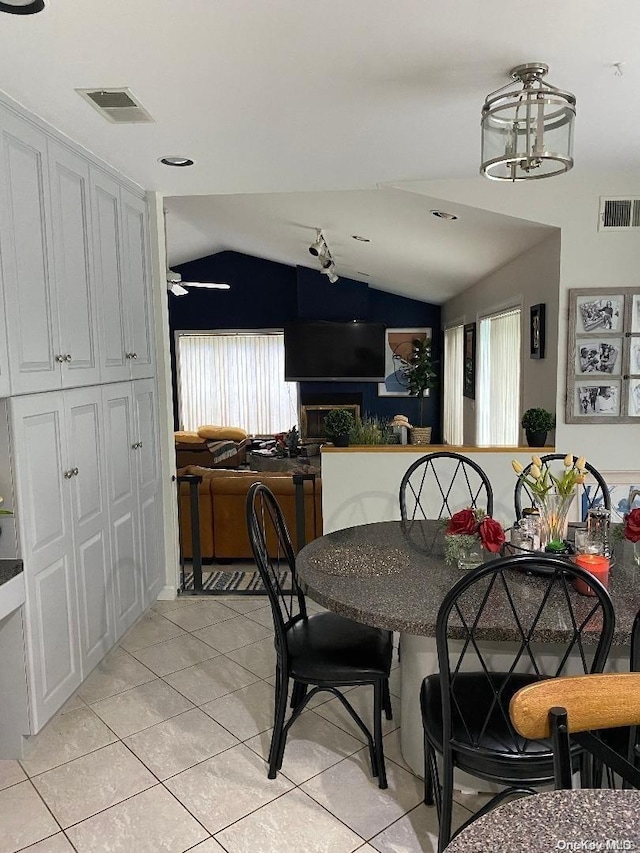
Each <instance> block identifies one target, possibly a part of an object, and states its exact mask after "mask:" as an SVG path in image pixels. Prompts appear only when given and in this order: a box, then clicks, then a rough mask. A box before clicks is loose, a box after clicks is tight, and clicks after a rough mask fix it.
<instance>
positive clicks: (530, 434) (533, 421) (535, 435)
mask: <svg viewBox="0 0 640 853" xmlns="http://www.w3.org/2000/svg"><path fill="white" fill-rule="evenodd" d="M520 423H521V426H522V427H523V428H524V430H525V432H526V434H527V444H528V445H529V447H544V445H545V442H546V440H547V433H548V432H549V430H551V429H553V428H554V427H555V425H556V416H555V415H554V414H552V412H548V411H547V410H546V409H527V411H526V412H525V413H524V415H523V416H522V421H521V422H520Z"/></svg>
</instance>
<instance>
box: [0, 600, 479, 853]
mask: <svg viewBox="0 0 640 853" xmlns="http://www.w3.org/2000/svg"><path fill="white" fill-rule="evenodd" d="M313 606H314V605H313V604H311V607H313ZM394 663H395V666H396V668H395V669H394V671H393V673H392V678H391V692H392V701H393V705H394V719H393V720H392V721H390V722H385V738H384V739H385V754H386V757H387V774H388V777H389V788H388V789H387V790H386V791H380V789H379V788H378V787H377V784H376V782H375V780H374V779H372V777H371V775H370V769H369V767H368V763H367V750H366V749H365V748H364V744H363V739H362V735H361V733H360V732H359V731H358V730H357V729H356V728H355V727H354V725H353V723H352V722H351V720H350V719H349V718H348V717H347V716H346V715H345V713H344V711H343V709H342V707H341V706H340V704H339V702H338V700H337V699H330V698H329V696H328V694H326V695H325V694H320V696H317V697H315V699H314V701H312V702H311V703H310V705H311V707H310V708H309V709H308V710H306V711H305V712H304V714H303V715H302V717H301V718H300V719H299V720H298V721H297V723H296V724H295V725H294V727H293V729H292V730H291V733H290V736H289V742H288V744H287V749H286V752H285V758H284V764H283V768H282V772H281V773H280V774H279V775H278V778H277V779H275V780H269V779H267V773H266V763H265V756H266V755H267V752H268V748H269V738H270V734H271V729H270V727H271V721H272V714H273V680H274V679H273V675H274V673H275V655H274V651H273V636H272V630H271V617H270V611H269V609H268V607H267V606H266V599H265V598H263V597H262V596H243V597H240V596H238V597H228V596H224V597H222V596H220V597H217V598H211V597H207V598H194V597H186V598H182V599H178V600H177V601H173V602H158V603H157V604H156V605H155V606H154V608H153V609H152V610H150V611H149V612H148V613H147V614H146V615H145V616H144V617H143V618H142V619H141V620H140V621H139V622H138V624H137V625H135V626H134V627H133V628H132V629H131V630H130V631H129V633H128V634H127V635H126V636H125V637H124V638H123V639H122V642H121V643H120V645H119V646H118V647H117V648H116V649H114V650H113V651H112V652H111V653H110V654H109V656H108V657H107V658H106V659H105V660H104V661H103V662H102V664H101V665H100V666H99V667H98V668H97V669H96V670H95V671H94V672H93V673H92V674H91V675H90V676H89V678H88V679H87V680H86V681H85V683H84V684H83V685H82V687H81V688H80V690H79V691H78V693H77V695H76V696H74V697H73V699H71V700H70V701H69V702H68V703H67V704H66V706H65V707H64V708H63V709H62V710H61V711H60V712H59V713H58V714H57V716H56V717H55V718H54V719H53V720H52V721H51V722H50V723H49V724H48V725H47V726H46V728H45V729H44V730H43V731H42V732H41V733H40V734H39V735H37V736H36V737H34V738H32V739H31V740H30V741H29V744H28V749H27V757H26V758H25V759H24V760H23V761H21V762H17V761H0V827H1V829H0V853H15V851H18V850H24V851H29V853H69V852H70V851H77V853H101V851H104V852H105V853H107V851H109V853H115V851H118V853H120V851H122V853H158V851H169V852H170V853H184V851H187V850H189V851H193V853H216V851H217V853H220V851H227V853H245V851H246V853H249V851H251V853H256V851H257V853H276V851H277V853H281V851H284V850H286V851H291V853H302V851H304V853H314V852H315V851H318V853H320V851H322V853H349V851H355V850H359V851H379V853H422V852H423V851H431V850H434V849H435V836H436V833H437V821H436V817H435V809H434V808H427V807H426V806H425V805H424V804H423V803H422V802H421V798H422V782H421V781H420V780H419V779H418V778H416V776H414V775H413V774H412V773H411V772H410V770H409V768H408V767H407V766H406V765H405V764H404V762H403V760H402V756H401V753H400V742H399V729H398V726H399V724H400V719H399V716H400V702H399V699H398V696H399V688H400V670H399V668H398V666H397V657H396V656H394ZM351 699H352V700H353V702H354V704H355V706H356V707H357V709H358V710H359V711H362V713H363V716H364V718H365V719H366V718H367V716H368V715H370V705H371V698H370V696H369V695H368V692H367V690H366V689H365V688H362V689H360V688H356V689H355V690H353V691H351ZM473 799H474V798H469V797H467V798H465V797H462V796H459V797H457V800H458V803H457V805H456V810H455V812H454V819H455V820H456V821H460V822H461V821H464V820H466V818H467V817H468V816H469V811H468V810H467V809H466V808H465V803H466V805H468V806H470V807H472V808H473V807H475V803H474V802H473Z"/></svg>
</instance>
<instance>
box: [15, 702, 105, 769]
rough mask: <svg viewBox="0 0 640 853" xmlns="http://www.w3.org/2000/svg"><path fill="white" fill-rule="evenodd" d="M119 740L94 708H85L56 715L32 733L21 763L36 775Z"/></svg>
mask: <svg viewBox="0 0 640 853" xmlns="http://www.w3.org/2000/svg"><path fill="white" fill-rule="evenodd" d="M116 740H117V738H116V737H115V735H114V734H113V732H112V731H109V729H108V728H107V726H106V725H105V724H104V722H103V721H102V720H101V719H100V718H99V717H97V716H96V714H94V712H93V710H92V709H91V708H81V709H79V710H78V711H71V712H70V713H68V714H60V715H58V716H56V717H54V718H53V719H52V720H51V721H50V722H49V723H47V725H46V726H45V727H44V729H43V730H42V731H41V732H40V733H39V734H37V735H35V736H34V737H30V738H29V739H28V740H27V744H26V747H25V752H26V758H24V759H23V760H22V762H21V763H22V766H23V768H24V770H25V771H26V772H27V774H28V775H29V776H35V775H36V774H37V773H44V772H45V771H46V770H51V769H52V768H53V767H57V766H58V765H59V764H65V763H66V762H67V761H73V759H74V758H80V756H81V755H86V754H87V753H88V752H93V751H94V750H96V749H100V748H101V747H103V746H107V745H108V744H110V743H113V742H114V741H116Z"/></svg>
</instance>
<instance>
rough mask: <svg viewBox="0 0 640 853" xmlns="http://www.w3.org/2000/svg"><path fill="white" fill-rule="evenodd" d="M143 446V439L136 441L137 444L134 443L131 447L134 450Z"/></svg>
mask: <svg viewBox="0 0 640 853" xmlns="http://www.w3.org/2000/svg"><path fill="white" fill-rule="evenodd" d="M141 447H142V442H141V441H136V442H135V444H132V445H131V449H132V450H139V449H140V448H141Z"/></svg>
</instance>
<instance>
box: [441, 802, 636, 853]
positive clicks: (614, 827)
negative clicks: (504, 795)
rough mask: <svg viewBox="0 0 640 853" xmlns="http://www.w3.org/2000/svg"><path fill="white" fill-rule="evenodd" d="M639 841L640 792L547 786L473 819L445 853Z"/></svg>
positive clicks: (529, 851) (624, 846)
mask: <svg viewBox="0 0 640 853" xmlns="http://www.w3.org/2000/svg"><path fill="white" fill-rule="evenodd" d="M607 842H609V845H608V846H607ZM639 846H640V792H638V791H591V790H584V791H582V790H578V791H550V792H548V793H543V794H534V795H533V796H530V797H523V798H522V799H520V800H516V801H512V802H510V803H507V804H505V805H503V806H500V807H499V808H497V809H495V810H494V811H492V812H490V813H489V814H487V815H485V816H484V817H481V818H478V820H476V821H474V822H473V823H472V824H471V825H470V826H468V827H467V828H466V829H464V830H463V831H462V832H461V833H460V835H458V836H457V837H456V838H454V839H453V841H452V842H451V843H450V844H449V846H448V847H447V848H446V853H486V851H487V850H508V851H510V853H534V851H545V853H547V851H550V850H637V849H638V847H639Z"/></svg>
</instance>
